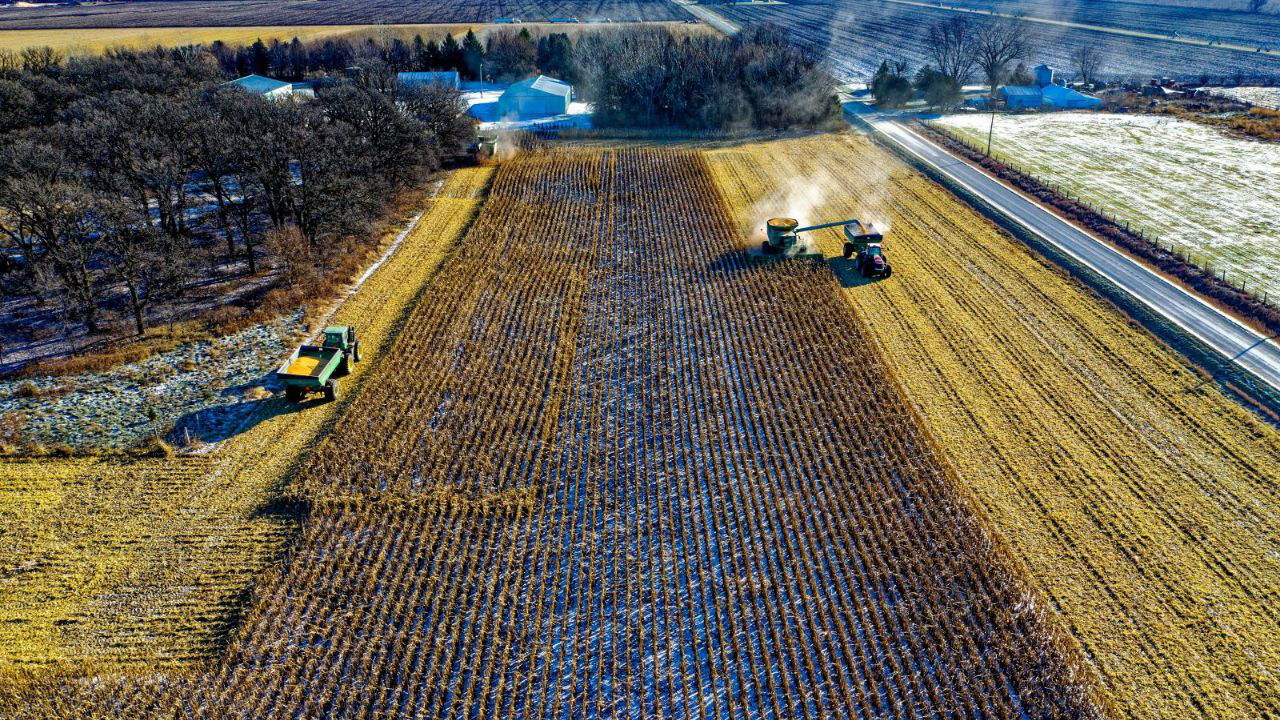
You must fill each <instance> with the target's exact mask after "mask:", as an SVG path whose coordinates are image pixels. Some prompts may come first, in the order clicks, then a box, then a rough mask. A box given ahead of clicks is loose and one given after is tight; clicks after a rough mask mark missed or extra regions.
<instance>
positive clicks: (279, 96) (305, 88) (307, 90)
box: [225, 75, 316, 100]
mask: <svg viewBox="0 0 1280 720" xmlns="http://www.w3.org/2000/svg"><path fill="white" fill-rule="evenodd" d="M225 84H226V85H227V86H228V87H236V88H239V89H241V90H244V91H245V92H249V93H253V94H254V95H260V96H262V97H264V98H266V99H268V100H286V99H287V100H297V99H302V98H314V97H315V96H316V91H315V88H313V87H312V85H311V83H309V82H296V83H295V82H285V81H284V80H276V79H274V78H269V77H263V76H262V75H245V76H244V77H242V78H239V79H237V80H232V81H231V82H229V83H225Z"/></svg>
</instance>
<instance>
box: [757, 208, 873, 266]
mask: <svg viewBox="0 0 1280 720" xmlns="http://www.w3.org/2000/svg"><path fill="white" fill-rule="evenodd" d="M798 225H800V222H799V221H798V220H796V219H795V218H787V217H776V218H770V219H769V222H768V226H767V227H768V234H769V237H768V239H766V240H765V241H764V242H763V243H761V245H760V250H761V251H762V252H763V253H764V254H766V255H777V254H779V253H786V252H787V251H789V250H791V249H792V248H794V247H795V246H796V243H797V242H798V240H799V238H797V236H798V235H799V234H800V233H803V232H810V231H812V230H822V229H824V228H833V227H843V228H844V258H845V259H846V260H848V259H849V257H850V256H852V255H854V254H855V253H856V255H857V259H856V260H855V263H856V264H857V268H858V272H860V273H862V275H863V277H889V276H890V275H892V274H893V267H892V266H890V265H889V259H888V258H886V257H885V255H884V236H883V235H882V234H881V233H880V231H879V230H877V229H876V227H875V226H874V225H872V224H871V223H866V224H865V225H864V224H863V223H862V222H861V221H859V220H840V221H837V222H829V223H822V224H821V225H807V226H805V227H798Z"/></svg>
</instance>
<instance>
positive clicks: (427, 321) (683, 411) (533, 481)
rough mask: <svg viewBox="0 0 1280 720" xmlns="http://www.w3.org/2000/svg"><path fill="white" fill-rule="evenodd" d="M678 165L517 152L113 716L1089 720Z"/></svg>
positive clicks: (821, 340) (977, 534) (1028, 603)
mask: <svg viewBox="0 0 1280 720" xmlns="http://www.w3.org/2000/svg"><path fill="white" fill-rule="evenodd" d="M712 188H713V186H712V183H711V179H710V177H709V175H708V171H707V168H706V164H705V161H704V160H703V159H702V157H701V156H700V155H698V154H696V153H690V152H681V151H672V150H665V151H661V150H636V149H632V150H622V151H600V150H596V151H568V150H561V151H557V152H543V151H539V152H531V153H526V154H524V155H521V156H520V157H519V158H517V159H515V160H512V161H508V162H507V163H506V164H505V165H504V166H503V167H502V168H501V169H500V170H499V172H498V175H497V178H496V180H495V183H494V186H493V189H492V192H491V195H490V198H489V200H488V202H487V204H486V206H485V209H484V211H483V212H482V214H481V216H480V217H479V218H478V219H477V221H476V223H475V225H474V226H473V228H472V230H471V231H470V233H469V234H468V236H467V237H466V239H465V241H464V242H463V245H462V247H461V249H460V250H459V251H458V253H457V254H456V256H455V257H454V258H453V259H452V260H451V261H450V262H449V263H448V264H447V265H446V266H445V267H444V268H443V270H442V271H441V273H440V275H439V276H438V277H437V279H436V281H435V283H434V284H433V286H432V288H431V292H430V293H429V295H428V296H427V297H426V298H425V299H424V300H423V301H422V302H421V303H420V304H419V305H418V307H417V308H416V310H415V311H414V313H413V315H412V316H411V317H410V318H409V320H408V323H407V325H406V327H405V330H404V331H403V332H402V333H401V334H400V336H399V337H398V339H397V340H396V342H395V345H394V346H393V347H392V348H391V350H390V352H389V354H388V356H387V357H386V358H385V360H384V362H383V363H382V364H381V366H380V367H379V368H378V370H377V371H376V373H375V374H374V375H373V376H371V377H370V378H369V381H368V382H366V383H365V387H364V389H363V391H362V392H361V394H360V395H359V396H358V397H356V398H355V399H354V401H353V402H351V403H350V405H349V407H348V408H347V409H346V412H345V413H344V415H343V416H342V417H341V419H340V420H339V421H338V422H337V424H336V426H335V428H334V431H333V433H332V434H331V435H330V436H328V438H327V439H326V440H325V441H324V442H323V443H322V444H321V446H320V447H319V448H317V450H316V452H315V453H314V454H313V455H312V457H311V458H310V460H309V461H308V462H307V464H306V466H305V467H304V468H303V469H302V471H301V473H300V482H301V487H300V490H299V492H300V493H302V494H303V495H304V496H306V497H307V498H308V499H309V500H310V501H311V502H312V505H311V510H310V514H309V516H308V518H307V519H306V521H305V523H304V531H303V533H302V536H301V538H300V539H299V541H298V542H297V544H296V546H295V548H294V550H293V552H292V554H291V557H290V558H289V561H288V562H287V563H286V564H284V565H283V566H282V567H281V568H280V570H279V571H278V572H277V573H275V574H274V575H272V576H271V577H268V578H266V579H265V580H264V581H263V582H262V583H260V584H259V588H258V590H257V591H256V592H255V594H254V597H253V598H252V600H251V602H250V603H249V607H248V608H247V610H246V615H245V620H244V622H243V625H242V627H241V628H240V630H239V632H238V634H237V636H236V637H235V639H234V640H233V642H232V643H231V646H230V648H229V650H228V654H227V657H226V659H225V661H224V662H221V663H220V664H219V665H218V666H217V667H214V668H212V669H210V670H209V672H208V673H205V674H201V675H195V676H188V677H175V676H169V677H165V678H159V679H157V678H152V679H151V680H150V682H149V683H139V682H137V681H132V682H128V681H118V682H100V683H99V685H98V686H97V687H95V688H93V689H92V690H89V689H86V688H85V687H84V686H83V685H77V686H74V687H71V688H67V687H66V686H64V687H62V688H60V689H59V692H60V693H61V694H59V692H48V693H45V694H44V695H43V696H42V697H41V700H40V702H42V703H46V704H49V705H54V706H57V707H52V708H50V713H49V714H51V715H62V716H68V715H71V714H73V712H74V709H75V708H76V707H83V705H79V706H77V703H84V702H92V703H95V707H97V708H102V709H106V710H109V711H111V712H116V713H121V714H125V715H128V716H130V717H134V716H154V717H165V718H168V717H175V716H177V717H217V718H223V717H227V718H262V717H308V718H310V717H342V718H393V717H394V718H400V717H422V718H447V717H467V718H550V717H562V718H577V717H621V716H628V717H672V718H699V719H706V718H794V717H812V718H830V717H857V718H906V717H967V718H1023V717H1030V718H1072V717H1100V716H1102V714H1103V713H1102V711H1101V710H1100V709H1099V708H1098V707H1097V706H1095V705H1094V704H1093V703H1092V701H1091V700H1090V698H1091V692H1092V691H1091V689H1090V687H1089V686H1088V684H1087V682H1086V680H1085V679H1084V677H1083V676H1084V673H1083V671H1082V669H1081V666H1080V665H1079V662H1078V660H1077V659H1076V658H1074V657H1073V656H1072V655H1071V654H1070V653H1069V652H1068V651H1066V650H1064V649H1063V647H1064V646H1063V645H1062V644H1061V643H1059V642H1058V641H1057V640H1056V639H1055V638H1054V636H1053V633H1052V630H1051V629H1050V628H1049V627H1048V625H1047V624H1046V620H1045V618H1044V617H1043V616H1042V614H1041V611H1040V610H1039V607H1038V605H1037V603H1036V599H1035V596H1034V595H1032V594H1031V593H1029V592H1027V591H1026V590H1025V588H1024V586H1023V585H1022V584H1021V583H1020V582H1019V581H1018V580H1017V578H1016V577H1015V576H1014V575H1013V574H1012V573H1011V572H1010V570H1009V569H1008V568H1009V567H1010V563H1009V561H1008V558H1007V557H1005V556H1004V555H1003V554H1002V553H1003V551H1002V550H1001V549H1000V547H999V546H998V545H997V544H996V543H994V542H993V541H992V539H991V536H990V535H989V534H988V533H987V531H986V530H984V528H983V526H982V525H981V523H980V522H979V521H977V520H976V519H975V516H974V514H973V512H972V509H971V508H970V507H969V506H968V505H967V504H966V503H964V502H963V501H962V500H960V497H961V496H960V495H959V494H958V493H957V492H956V490H955V488H954V487H953V484H952V480H951V479H950V477H949V476H948V474H947V472H946V471H945V470H944V468H943V467H942V466H941V465H940V463H939V460H938V455H937V452H936V451H935V449H934V448H933V447H932V446H931V444H930V442H929V440H928V439H927V437H926V436H925V435H924V434H923V432H922V431H921V429H920V427H919V425H918V423H917V422H916V419H915V417H914V416H913V414H912V412H911V411H910V409H909V408H908V407H907V406H906V404H905V403H904V400H903V398H902V396H901V395H900V392H899V390H898V388H897V386H896V384H895V382H894V381H893V380H892V379H891V378H890V377H887V376H886V375H885V374H884V368H883V367H882V365H881V363H880V361H879V359H878V357H877V356H876V355H875V354H874V353H873V352H872V351H871V350H870V348H869V346H868V344H867V338H866V337H865V335H864V330H863V329H862V328H861V327H860V326H859V325H858V323H857V322H856V321H855V319H854V317H853V315H852V313H851V311H850V310H849V308H848V306H847V305H846V304H845V303H844V302H843V300H841V299H840V298H839V296H838V288H837V286H836V285H835V284H834V282H833V280H832V278H831V276H830V274H829V273H828V272H827V271H826V270H825V269H815V268H811V267H807V266H803V265H799V264H768V265H766V264H761V263H758V262H756V261H753V260H751V259H749V258H747V257H746V256H744V255H743V254H742V253H740V252H739V251H738V250H737V249H736V246H737V242H736V235H737V234H736V232H735V231H734V229H733V227H732V224H731V222H730V221H729V218H728V215H727V211H726V208H725V207H724V205H723V201H722V200H720V197H719V195H718V194H717V193H715V192H713V190H712Z"/></svg>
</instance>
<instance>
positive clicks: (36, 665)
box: [0, 168, 491, 684]
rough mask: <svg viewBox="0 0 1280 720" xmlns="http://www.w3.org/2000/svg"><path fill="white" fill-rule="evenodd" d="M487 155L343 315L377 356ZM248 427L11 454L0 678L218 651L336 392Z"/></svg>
mask: <svg viewBox="0 0 1280 720" xmlns="http://www.w3.org/2000/svg"><path fill="white" fill-rule="evenodd" d="M490 173H491V170H490V169H486V168H476V169H466V170H459V171H455V172H454V173H452V175H451V176H450V177H449V179H448V180H447V181H446V182H445V183H444V185H443V186H442V187H441V188H440V190H439V191H438V192H437V194H436V196H435V199H433V200H429V201H428V207H427V208H426V210H425V215H424V216H423V218H422V221H421V222H420V223H419V225H418V228H417V229H416V230H415V231H414V232H413V233H412V234H410V236H409V237H407V238H406V240H405V241H404V243H403V244H402V245H401V247H400V248H399V250H397V252H396V253H395V254H394V255H392V256H391V259H390V260H388V261H387V262H386V263H384V264H383V265H382V266H381V267H379V268H378V270H377V271H376V272H374V273H373V275H372V276H371V277H370V278H369V280H368V281H366V282H365V283H364V284H363V285H362V286H361V287H360V290H359V291H358V292H357V293H356V294H355V295H353V296H351V297H350V298H349V299H347V300H346V301H345V302H343V303H342V304H341V305H340V306H339V308H338V309H337V311H336V313H335V314H334V316H333V322H335V323H341V324H345V323H352V324H355V325H357V326H358V328H359V332H360V339H361V348H362V350H363V352H364V353H365V355H366V357H368V358H369V360H366V361H365V362H363V363H361V364H359V365H357V366H356V367H355V372H354V373H353V376H352V377H351V378H350V379H348V380H344V381H343V382H344V385H345V386H347V387H348V388H354V387H356V386H358V384H359V383H360V382H362V380H363V377H364V376H365V375H366V374H367V373H368V371H369V370H370V369H371V366H372V365H374V364H376V358H377V357H378V355H379V353H380V352H381V350H382V349H383V348H384V347H385V346H386V344H387V342H388V340H389V338H390V337H392V336H393V334H394V332H395V331H396V329H397V323H398V322H399V320H400V318H401V317H402V316H403V314H404V312H405V310H406V308H407V307H409V306H410V305H411V304H412V302H413V301H414V300H415V299H416V297H417V294H418V292H419V290H420V289H421V287H422V286H423V284H424V283H425V282H426V281H427V279H428V278H429V277H430V276H431V274H432V273H433V272H434V270H435V268H436V267H437V266H438V265H439V264H440V262H441V261H442V260H443V258H444V255H445V253H446V251H447V250H448V249H449V248H450V246H451V245H452V243H453V241H454V240H455V239H456V238H457V236H458V235H459V233H460V232H461V231H462V229H463V227H464V226H465V224H466V222H467V221H468V219H469V218H470V216H471V214H472V213H473V212H474V210H475V207H476V205H477V203H478V202H479V199H478V195H479V193H480V191H481V189H482V188H483V187H484V185H485V183H486V182H487V180H488V177H489V175H490ZM260 404H261V407H260V408H259V409H258V410H257V411H256V412H255V414H254V416H253V417H252V418H250V420H249V429H247V430H246V431H245V432H243V433H242V434H240V435H238V436H236V437H234V438H232V439H230V440H228V441H227V442H226V443H224V444H223V445H222V446H221V447H220V448H219V449H218V450H217V451H216V452H215V453H213V454H210V455H207V456H204V457H175V458H153V459H146V460H117V459H95V458H85V459H68V460H57V459H53V458H38V459H32V460H12V461H6V462H3V463H0V527H2V528H3V536H4V538H5V542H3V543H0V684H2V683H3V682H4V679H5V678H6V677H7V676H8V674H9V673H19V674H21V673H22V671H24V670H27V669H30V670H37V671H40V670H42V669H48V668H52V667H77V666H90V667H95V668H100V669H101V668H114V667H126V668H127V667H131V666H132V667H138V666H149V665H155V664H165V665H172V664H185V663H190V662H193V661H199V660H206V659H208V658H211V657H214V656H216V655H217V654H219V653H220V652H221V650H222V649H223V647H224V645H225V643H226V640H227V633H228V631H229V630H230V629H231V628H232V626H233V625H234V623H235V621H236V619H237V618H238V616H239V613H240V606H241V604H242V602H243V593H244V592H245V591H246V590H247V589H248V588H249V587H250V586H251V584H252V583H253V581H254V580H255V579H256V578H257V577H258V576H259V575H260V574H261V573H262V572H263V571H264V570H265V568H266V567H268V565H269V563H270V562H271V561H272V560H273V559H275V558H277V557H279V555H280V553H281V551H282V549H283V547H284V546H285V543H286V541H287V539H288V538H289V537H290V536H291V535H293V534H294V533H295V532H296V529H297V519H296V516H295V514H292V513H289V512H286V510H287V507H286V506H283V505H281V504H280V502H279V497H280V494H281V491H282V485H283V484H284V482H285V479H286V477H287V475H288V473H290V471H292V470H293V469H294V468H293V465H294V463H296V462H297V460H298V458H299V456H300V455H301V454H302V453H303V452H305V451H306V450H307V449H308V448H309V446H310V445H311V444H312V443H313V442H314V439H315V437H316V435H317V433H319V432H320V430H321V428H323V427H324V426H325V425H326V423H328V422H330V421H331V420H332V417H333V415H334V413H335V411H336V410H337V409H338V408H336V407H334V406H327V405H319V406H316V404H315V403H310V404H309V405H310V406H309V407H307V408H306V410H305V411H302V412H298V411H297V409H296V408H293V407H291V406H289V405H288V404H287V402H286V401H285V399H284V398H283V397H276V398H272V399H268V400H264V401H260Z"/></svg>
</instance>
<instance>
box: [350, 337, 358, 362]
mask: <svg viewBox="0 0 1280 720" xmlns="http://www.w3.org/2000/svg"><path fill="white" fill-rule="evenodd" d="M351 359H352V360H355V361H356V362H360V341H359V340H357V341H356V344H355V345H352V346H351Z"/></svg>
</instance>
